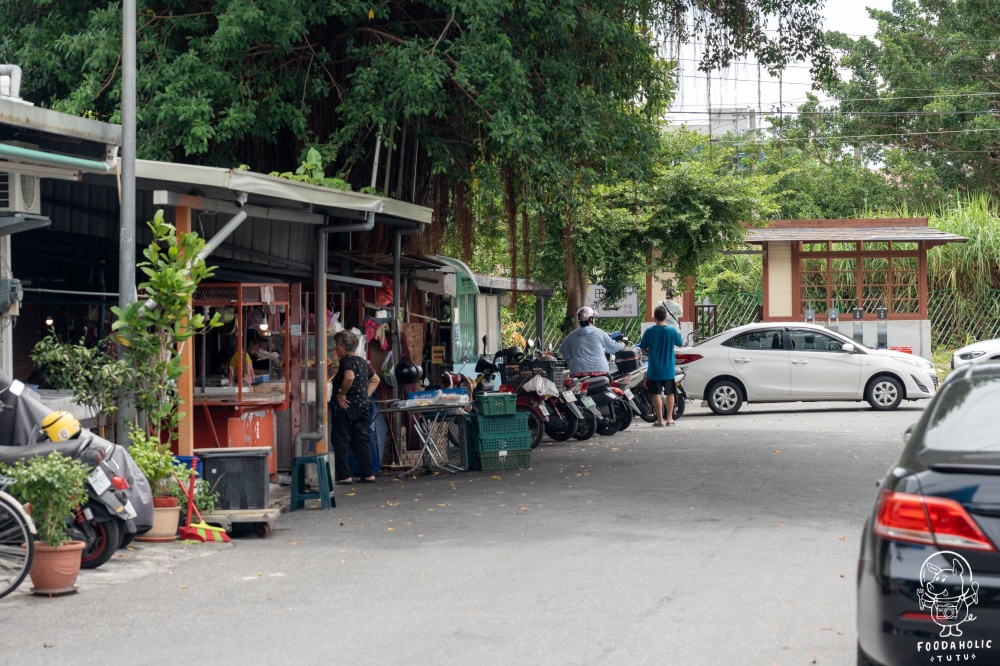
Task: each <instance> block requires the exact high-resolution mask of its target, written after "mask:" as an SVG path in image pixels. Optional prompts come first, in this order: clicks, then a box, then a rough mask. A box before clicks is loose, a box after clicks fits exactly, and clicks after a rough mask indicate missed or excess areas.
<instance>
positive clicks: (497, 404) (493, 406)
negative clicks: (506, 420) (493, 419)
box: [476, 393, 517, 416]
mask: <svg viewBox="0 0 1000 666" xmlns="http://www.w3.org/2000/svg"><path fill="white" fill-rule="evenodd" d="M476 403H477V404H478V405H479V413H480V414H481V415H483V416H510V415H512V414H514V413H516V412H517V398H516V397H514V394H513V393H482V394H480V395H479V396H478V397H477V398H476Z"/></svg>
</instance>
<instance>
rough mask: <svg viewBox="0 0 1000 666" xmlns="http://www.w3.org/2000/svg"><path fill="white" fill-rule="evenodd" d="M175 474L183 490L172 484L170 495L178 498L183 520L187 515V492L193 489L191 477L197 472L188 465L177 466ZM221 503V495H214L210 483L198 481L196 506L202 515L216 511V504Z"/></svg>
mask: <svg viewBox="0 0 1000 666" xmlns="http://www.w3.org/2000/svg"><path fill="white" fill-rule="evenodd" d="M174 473H175V475H176V476H177V480H178V481H180V482H181V484H183V486H184V487H183V489H182V488H181V486H180V485H178V484H177V483H176V482H174V483H172V484H170V494H171V495H173V496H174V497H176V498H177V503H178V507H179V508H180V512H181V520H183V519H184V517H185V516H186V515H187V491H188V489H189V488H190V487H191V485H190V484H191V477H192V476H194V475H195V474H197V472H196V471H195V470H193V469H191V468H190V467H188V466H187V465H176V466H175V467H174ZM218 501H219V493H213V492H212V489H211V487H210V486H209V483H208V481H206V480H205V479H197V480H196V481H195V482H194V505H195V507H196V508H197V509H198V511H200V512H201V513H212V512H213V511H215V503H216V502H218Z"/></svg>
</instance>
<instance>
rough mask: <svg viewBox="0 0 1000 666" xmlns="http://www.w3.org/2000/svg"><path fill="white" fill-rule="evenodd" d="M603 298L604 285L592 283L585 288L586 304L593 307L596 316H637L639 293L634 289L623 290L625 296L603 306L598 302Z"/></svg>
mask: <svg viewBox="0 0 1000 666" xmlns="http://www.w3.org/2000/svg"><path fill="white" fill-rule="evenodd" d="M603 299H604V287H602V286H601V285H599V284H592V285H590V286H589V287H588V288H587V305H589V306H590V307H592V308H594V312H595V313H596V314H597V316H598V317H638V316H639V295H638V294H637V293H636V292H635V290H634V289H629V290H628V291H627V292H625V298H623V299H622V300H620V301H618V302H617V303H615V304H614V305H610V306H604V305H600V302H601V301H602V300H603Z"/></svg>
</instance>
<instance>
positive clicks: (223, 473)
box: [194, 446, 271, 511]
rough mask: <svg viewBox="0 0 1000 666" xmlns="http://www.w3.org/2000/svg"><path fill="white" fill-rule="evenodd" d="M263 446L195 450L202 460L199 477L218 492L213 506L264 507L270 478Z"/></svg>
mask: <svg viewBox="0 0 1000 666" xmlns="http://www.w3.org/2000/svg"><path fill="white" fill-rule="evenodd" d="M270 452H271V448H270V447H267V446H251V447H233V448H227V449H195V451H194V454H195V456H197V457H198V458H200V459H201V461H202V478H203V479H205V481H207V482H208V486H209V488H212V489H213V490H214V491H215V492H217V493H219V501H218V502H216V504H215V507H216V509H218V510H220V511H229V510H231V509H266V508H267V507H268V505H269V504H270V489H271V485H270V477H269V475H268V470H267V456H268V454H269V453H270Z"/></svg>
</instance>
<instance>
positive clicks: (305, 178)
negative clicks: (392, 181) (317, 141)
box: [270, 148, 371, 191]
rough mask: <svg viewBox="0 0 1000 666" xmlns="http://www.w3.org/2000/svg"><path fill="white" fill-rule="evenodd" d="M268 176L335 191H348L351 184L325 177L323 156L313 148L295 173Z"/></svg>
mask: <svg viewBox="0 0 1000 666" xmlns="http://www.w3.org/2000/svg"><path fill="white" fill-rule="evenodd" d="M270 175H272V176H277V177H278V178H286V179H288V180H297V181H299V182H301V183H309V184H310V185H322V186H323V187H329V188H332V189H335V190H347V191H350V189H351V184H350V183H348V182H347V181H346V180H344V179H343V178H327V177H326V173H325V172H324V171H323V156H322V155H320V153H319V151H318V150H316V149H315V148H310V149H309V150H308V152H306V158H305V160H303V161H302V163H301V164H300V165H299V168H298V169H296V170H295V173H292V172H291V171H285V172H283V173H279V172H277V171H272V172H271V174H270ZM369 189H371V188H369Z"/></svg>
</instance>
